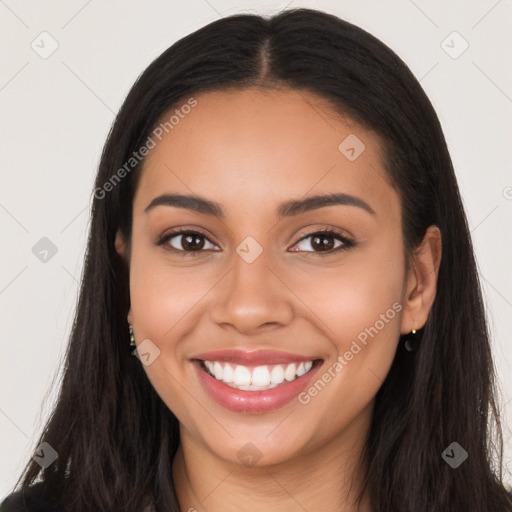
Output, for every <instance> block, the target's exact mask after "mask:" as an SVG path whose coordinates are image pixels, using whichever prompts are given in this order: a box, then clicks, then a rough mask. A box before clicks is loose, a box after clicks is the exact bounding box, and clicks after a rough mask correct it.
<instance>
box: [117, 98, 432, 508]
mask: <svg viewBox="0 0 512 512" xmlns="http://www.w3.org/2000/svg"><path fill="white" fill-rule="evenodd" d="M195 98H196V99H197V101H198V104H197V106H196V107H195V108H194V109H192V111H191V112H190V113H189V114H187V116H186V117H185V118H184V119H182V120H180V122H179V124H177V125H176V126H175V127H174V128H173V130H172V131H170V132H169V133H168V134H167V135H166V136H165V137H164V138H163V139H162V141H161V142H159V143H158V144H157V146H156V147H155V148H154V149H153V150H152V151H151V152H150V154H149V155H148V157H147V159H146V161H145V164H144V168H143V172H142V176H141V181H140V183H139V186H138V188H137V191H136V194H135V198H134V205H133V206H134V211H133V231H132V246H131V252H130V253H128V251H127V249H126V246H125V244H124V243H123V239H122V237H121V235H120V234H119V233H118V235H117V237H116V249H117V251H118V252H119V254H121V255H122V256H123V257H124V258H126V260H127V261H128V262H129V267H130V293H131V308H130V311H129V314H128V321H129V322H130V323H131V324H132V325H133V328H134V334H135V339H136V343H137V344H139V343H141V342H142V340H144V339H146V338H149V339H150V340H151V341H152V342H153V343H154V344H155V345H156V346H157V347H158V348H159V350H160V355H159V357H157V358H156V359H155V360H154V362H153V363H152V364H150V365H149V366H144V369H145V371H146V373H147V376H148V378H149V379H150V381H151V383H152V385H153V386H154V388H155V390H156V391H157V392H158V394H159V395H160V396H161V398H162V399H163V401H164V402H165V403H166V404H167V406H168V407H169V408H170V409H171V410H172V411H173V412H174V414H175V415H176V416H177V418H178V419H179V421H180V433H181V444H180V448H179V450H178V454H177V456H176V458H175V460H174V464H173V479H174V482H175V485H176V489H177V493H178V498H179V501H180V507H181V510H183V511H187V510H189V509H190V508H194V509H195V510H198V511H201V510H208V511H211V512H216V511H223V512H226V511H231V510H233V511H235V510H236V511H241V510H242V511H260V510H261V511H263V510H265V511H266V510H272V511H275V512H279V511H289V510H303V509H304V510H311V511H312V510H322V511H325V512H329V511H337V512H339V511H347V512H348V511H356V510H359V511H369V510H370V508H369V505H368V500H367V497H365V499H364V500H363V502H362V503H361V506H360V507H359V508H357V507H356V505H355V504H354V500H355V498H356V496H357V494H358V491H359V488H360V483H361V474H360V473H356V472H355V469H356V463H357V460H358V459H359V457H360V455H361V450H362V449H363V446H364V443H365V440H366V436H367V434H368V429H369V426H370V423H371V418H372V412H373V405H374V398H375V395H376V393H377V391H378V390H379V388H380V386H381V384H382V382H383V380H384V378H385V376H386V374H387V372H388V371H389V368H390V366H391V363H392V361H393V358H394V354H395V351H396V348H397V344H398V340H399V335H400V334H406V333H409V332H410V331H411V330H412V329H420V328H421V327H422V326H423V325H424V324H425V322H426V320H427V317H428V314H429V311H430V309H431V307H432V303H433V301H434V298H435V293H436V282H437V274H438V269H439V264H440V259H441V235H440V232H439V229H438V228H437V227H435V226H431V227H430V228H429V229H428V230H427V233H426V235H425V238H424V240H423V243H422V245H421V246H420V248H419V249H418V250H417V251H416V253H415V254H414V255H413V256H412V259H411V264H410V269H409V270H406V261H405V256H404V245H403V238H402V232H401V206H400V201H399V198H398V195H397V193H396V191H395V190H394V189H393V188H392V187H391V186H390V184H389V182H388V179H387V177H386V173H385V171H384V168H383V155H382V150H381V141H380V139H379V137H378V136H377V135H376V134H374V133H373V132H371V131H369V130H367V129H364V128H363V127H361V126H359V125H358V124H357V123H355V122H354V121H352V120H350V119H349V118H346V117H344V116H336V115H335V113H334V111H333V110H332V108H330V107H329V105H328V104H327V103H326V102H325V101H323V100H322V99H320V98H318V97H316V96H314V95H312V94H305V93H303V92H300V93H298V92H296V91H293V90H289V89H284V90H280V91H272V92H269V91H266V92H263V91H261V90H259V89H246V90H244V91H237V92H233V91H230V92H208V93H203V94H200V95H197V96H195ZM349 134H355V135H356V136H357V137H358V138H359V139H360V140H361V141H363V143H364V144H365V150H364V151H363V152H362V153H361V154H360V156H359V157H358V158H357V159H356V160H354V161H349V160H348V159H347V158H346V156H345V155H344V154H342V153H341V152H340V151H339V150H338V146H339V144H340V143H341V142H342V141H343V140H344V139H345V138H346V137H347V136H348V135H349ZM164 192H166V193H171V192H172V193H184V194H194V195H199V196H203V197H205V198H207V199H210V200H213V201H216V202H218V203H220V204H221V206H222V208H223V209H224V210H225V213H226V216H225V218H224V219H222V220H221V219H218V218H215V217H212V216H208V215H204V214H200V213H197V212H193V211H189V210H186V209H183V208H177V207H172V206H166V205H164V206H158V207H156V208H154V209H152V210H150V211H149V212H147V213H146V212H144V209H145V208H146V206H148V204H149V203H150V202H151V201H152V200H153V198H155V197H156V196H158V195H160V194H163V193H164ZM332 192H343V193H347V194H352V195H354V196H357V197H359V198H361V199H363V200H364V201H365V202H367V203H368V204H369V205H370V206H371V208H372V209H373V210H374V211H375V215H372V214H370V213H368V212H367V211H365V210H364V209H362V208H359V207H356V206H351V205H333V206H329V207H324V208H320V209H316V210H312V211H308V212H304V213H301V214H299V215H296V216H293V217H289V218H283V219H281V220H278V218H277V217H276V209H277V207H278V206H279V205H280V204H281V203H282V202H284V201H287V200H290V199H303V198H304V197H309V196H312V195H316V194H321V193H327V194H328V193H332ZM176 227H183V228H188V229H195V230H198V229H199V231H203V232H205V234H206V237H207V238H201V239H200V241H201V242H203V244H204V245H203V249H202V251H203V252H200V253H197V252H196V253H194V254H195V256H191V257H190V256H186V257H184V256H183V255H182V254H185V249H186V245H185V246H184V245H183V238H182V236H180V235H178V236H175V237H174V238H173V239H171V240H169V241H168V242H167V246H168V247H169V246H171V243H172V245H173V246H174V247H176V248H178V250H179V249H181V250H182V251H183V252H182V253H173V252H170V251H168V250H166V249H165V248H164V246H157V245H156V244H155V243H156V240H157V239H158V237H159V236H160V235H164V234H166V233H168V232H169V231H170V230H171V228H176ZM329 227H330V228H337V229H338V230H340V231H341V233H342V234H344V235H345V236H348V237H349V238H350V239H352V240H354V241H355V242H356V245H355V246H353V247H351V248H348V249H347V250H343V251H338V252H331V254H329V255H324V256H322V254H327V253H324V252H322V249H321V248H320V249H318V246H315V245H313V237H311V236H309V237H307V235H311V234H314V233H315V232H317V231H316V230H318V229H322V228H329ZM304 231H306V234H303V232H304ZM301 235H302V236H301ZM248 236H250V237H253V238H254V239H255V240H256V241H257V242H258V243H259V244H260V246H261V247H262V249H263V252H262V253H261V254H260V256H259V257H258V258H257V259H256V260H255V261H254V262H252V263H250V264H249V263H247V262H246V261H245V260H244V259H243V258H241V257H240V256H239V255H238V253H237V252H236V248H237V247H238V246H239V244H241V242H242V241H244V240H245V239H246V237H248ZM305 237H307V238H305ZM329 241H330V243H333V244H336V245H335V247H338V246H340V245H341V244H342V242H340V241H338V240H337V239H336V238H332V237H331V238H330V239H329ZM184 247H185V248H184ZM331 247H332V246H331ZM294 249H295V251H294ZM297 251H298V252H297ZM396 302H397V303H399V304H400V305H401V306H402V309H401V311H400V312H399V313H397V314H396V315H395V316H394V318H393V319H390V320H389V321H388V322H387V323H385V325H384V327H383V328H382V329H380V330H379V332H378V334H377V335H375V336H374V337H373V338H369V341H368V343H367V345H366V346H364V347H363V348H362V350H360V351H359V352H358V353H357V354H356V355H354V357H353V359H352V360H351V361H349V362H348V364H347V365H346V366H345V367H344V368H343V369H342V371H340V372H338V373H337V374H336V376H335V377H334V378H332V380H331V381H330V382H329V383H328V385H326V386H325V387H324V388H323V389H322V390H321V392H319V393H318V395H317V396H315V397H313V398H311V400H310V401H309V403H307V404H302V403H300V402H299V401H298V400H296V399H294V400H292V401H291V402H290V403H288V404H287V405H285V406H284V407H282V408H280V409H278V410H275V411H272V412H269V413H264V414H243V413H235V412H232V411H229V410H227V409H225V408H223V407H222V406H220V405H218V404H217V403H216V402H215V401H213V399H212V398H210V396H209V395H208V394H207V393H206V391H205V390H204V389H203V388H202V386H201V383H200V382H199V380H198V377H197V375H196V372H195V370H194V368H193V367H192V364H191V362H190V358H191V357H193V356H194V355H197V354H199V353H200V352H204V351H207V350H216V349H225V348H238V349H243V350H247V351H252V350H260V349H277V350H283V351H286V352H292V353H297V354H302V355H306V356H311V358H312V359H313V358H321V359H323V367H322V368H320V370H319V371H318V373H317V374H316V375H317V377H315V379H314V380H316V378H320V377H321V376H322V374H324V373H325V372H326V370H327V369H328V368H329V367H332V366H333V364H334V363H335V362H336V360H337V358H338V356H339V355H343V354H344V353H345V352H347V351H348V350H349V349H350V346H351V343H352V341H353V340H354V339H356V338H357V336H358V334H360V333H361V332H362V331H364V329H365V328H367V327H369V326H373V325H374V324H375V323H376V321H377V320H378V319H379V318H381V317H380V315H381V314H384V313H386V311H387V310H389V309H390V308H391V307H392V305H393V303H396ZM249 442H250V443H252V444H253V445H254V446H256V447H257V449H258V450H259V452H260V453H261V458H260V459H259V460H258V462H257V464H256V465H254V466H247V465H244V464H243V463H242V462H241V460H240V459H239V458H238V456H237V452H238V451H239V450H240V449H241V448H242V447H244V445H246V444H247V443H249ZM326 475H333V476H332V477H330V478H326ZM349 491H350V492H349ZM301 507H302V508H301Z"/></svg>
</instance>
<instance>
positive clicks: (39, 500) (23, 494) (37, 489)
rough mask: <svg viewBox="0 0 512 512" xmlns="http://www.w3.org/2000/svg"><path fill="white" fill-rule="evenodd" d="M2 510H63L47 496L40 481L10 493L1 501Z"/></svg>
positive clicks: (31, 511) (60, 511)
mask: <svg viewBox="0 0 512 512" xmlns="http://www.w3.org/2000/svg"><path fill="white" fill-rule="evenodd" d="M0 511H1V512H63V509H62V508H61V507H59V506H58V505H55V502H53V501H51V500H49V499H48V498H45V496H44V494H43V484H42V482H39V483H37V484H34V485H32V486H31V487H30V488H29V489H27V490H25V491H16V492H14V493H12V494H9V496H7V497H6V498H5V499H4V501H2V503H0Z"/></svg>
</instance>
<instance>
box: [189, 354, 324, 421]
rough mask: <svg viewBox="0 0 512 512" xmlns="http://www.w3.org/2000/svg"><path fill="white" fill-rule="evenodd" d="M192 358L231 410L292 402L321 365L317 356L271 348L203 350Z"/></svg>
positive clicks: (254, 411) (267, 409)
mask: <svg viewBox="0 0 512 512" xmlns="http://www.w3.org/2000/svg"><path fill="white" fill-rule="evenodd" d="M192 362H193V364H194V368H195V370H196V373H197V375H198V377H199V380H200V382H201V384H202V386H203V388H204V389H205V391H206V392H207V393H208V394H209V395H210V397H211V398H213V399H214V400H215V401H216V402H217V403H218V404H220V405H222V406H223V407H225V408H227V409H229V410H231V411H234V412H239V413H252V414H261V413H265V412H270V411H272V410H275V409H278V408H280V407H283V406H284V405H286V404H287V403H289V402H290V401H291V400H292V399H293V398H294V397H296V396H297V395H298V394H299V393H300V392H301V391H303V390H304V388H306V387H307V385H308V384H309V382H310V380H311V378H312V376H313V375H314V373H316V371H317V370H318V368H319V367H320V366H321V365H322V360H321V359H319V358H316V357H314V356H313V357H308V356H304V355H298V354H291V353H288V352H278V351H272V350H266V351H252V352H245V351H241V350H219V351H212V352H204V353H201V354H197V355H196V356H194V358H193V360H192ZM221 368H222V371H220V373H219V370H220V369H221ZM226 368H228V369H229V371H228V372H227V373H226V371H225V370H226ZM215 370H217V372H216V371H215ZM270 370H272V371H270ZM269 371H270V373H269V375H267V372H269ZM286 371H287V376H286V378H284V377H283V375H284V374H285V373H286ZM292 373H293V375H292ZM240 375H242V376H245V380H244V379H243V378H242V379H241V378H240ZM269 376H270V377H271V378H270V379H269ZM254 377H258V378H257V379H256V380H254ZM224 379H225V380H226V381H227V382H225V381H224Z"/></svg>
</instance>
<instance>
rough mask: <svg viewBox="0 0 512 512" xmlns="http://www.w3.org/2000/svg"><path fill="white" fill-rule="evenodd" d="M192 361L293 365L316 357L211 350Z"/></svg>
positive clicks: (246, 364) (254, 351)
mask: <svg viewBox="0 0 512 512" xmlns="http://www.w3.org/2000/svg"><path fill="white" fill-rule="evenodd" d="M192 359H200V360H202V361H219V362H225V363H238V364H240V365H242V366H252V365H255V366H258V365H269V364H281V363H295V362H306V361H314V360H315V359H318V358H317V357H310V356H302V355H299V354H291V353H289V352H280V351H277V350H253V351H250V352H247V351H244V350H237V349H226V350H213V351H211V352H202V353H201V354H197V355H196V356H194V357H193V358H192Z"/></svg>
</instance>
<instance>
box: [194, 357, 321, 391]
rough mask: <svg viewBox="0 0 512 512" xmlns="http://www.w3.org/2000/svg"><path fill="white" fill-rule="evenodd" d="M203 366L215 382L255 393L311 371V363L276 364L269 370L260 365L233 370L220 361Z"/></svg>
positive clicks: (239, 366) (206, 362)
mask: <svg viewBox="0 0 512 512" xmlns="http://www.w3.org/2000/svg"><path fill="white" fill-rule="evenodd" d="M204 365H205V366H206V368H207V369H208V371H209V372H210V374H211V375H212V376H213V377H215V378H216V379H217V380H220V381H223V382H225V383H226V384H228V385H230V386H231V387H236V388H238V389H243V390H254V391H256V390H262V389H270V388H274V387H276V386H278V385H279V384H282V383H283V382H284V381H285V380H286V381H288V382H291V381H293V380H295V379H297V378H298V377H302V375H304V374H305V373H307V372H309V370H311V368H312V367H313V361H306V362H301V363H290V364H288V365H282V364H277V365H275V366H273V367H272V366H271V367H270V368H269V366H267V365H262V366H256V367H255V368H252V369H251V368H248V367H246V366H242V365H236V366H235V368H234V369H233V366H231V365H230V364H229V363H224V362H220V361H204Z"/></svg>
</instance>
